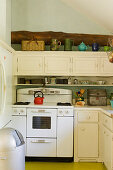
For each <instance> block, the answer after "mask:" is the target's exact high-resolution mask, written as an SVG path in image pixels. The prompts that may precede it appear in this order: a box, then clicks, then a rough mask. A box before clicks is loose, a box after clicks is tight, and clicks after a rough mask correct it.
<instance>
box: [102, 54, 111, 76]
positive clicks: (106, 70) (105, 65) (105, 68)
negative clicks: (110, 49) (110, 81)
mask: <svg viewBox="0 0 113 170" xmlns="http://www.w3.org/2000/svg"><path fill="white" fill-rule="evenodd" d="M101 73H103V74H105V75H109V76H110V75H111V76H113V63H110V62H109V60H108V57H107V56H106V58H102V59H101Z"/></svg>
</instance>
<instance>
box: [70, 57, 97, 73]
mask: <svg viewBox="0 0 113 170" xmlns="http://www.w3.org/2000/svg"><path fill="white" fill-rule="evenodd" d="M72 65H73V66H72V67H73V75H75V76H76V75H78V76H83V75H87V76H90V75H97V74H98V72H99V68H98V57H96V56H95V57H92V56H89V54H88V55H86V54H85V55H83V54H82V55H81V54H80V55H79V54H78V56H76V57H75V56H74V57H73V62H72Z"/></svg>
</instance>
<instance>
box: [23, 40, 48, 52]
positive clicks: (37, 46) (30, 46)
mask: <svg viewBox="0 0 113 170" xmlns="http://www.w3.org/2000/svg"><path fill="white" fill-rule="evenodd" d="M44 49H45V42H44V41H37V40H36V41H27V40H23V41H22V50H23V51H44Z"/></svg>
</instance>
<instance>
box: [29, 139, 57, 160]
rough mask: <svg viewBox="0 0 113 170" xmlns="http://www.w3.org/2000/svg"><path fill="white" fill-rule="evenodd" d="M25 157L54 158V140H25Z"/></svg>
mask: <svg viewBox="0 0 113 170" xmlns="http://www.w3.org/2000/svg"><path fill="white" fill-rule="evenodd" d="M27 156H34V157H56V139H45V138H27Z"/></svg>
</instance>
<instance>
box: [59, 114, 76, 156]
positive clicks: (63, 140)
mask: <svg viewBox="0 0 113 170" xmlns="http://www.w3.org/2000/svg"><path fill="white" fill-rule="evenodd" d="M57 157H73V117H58V119H57Z"/></svg>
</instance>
